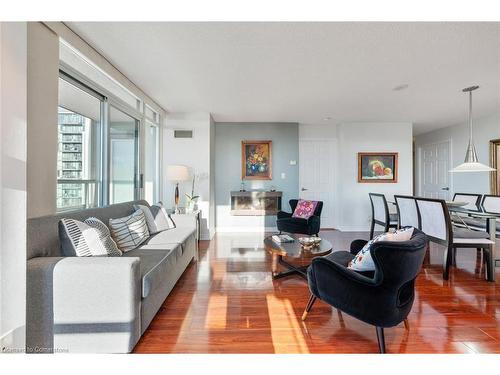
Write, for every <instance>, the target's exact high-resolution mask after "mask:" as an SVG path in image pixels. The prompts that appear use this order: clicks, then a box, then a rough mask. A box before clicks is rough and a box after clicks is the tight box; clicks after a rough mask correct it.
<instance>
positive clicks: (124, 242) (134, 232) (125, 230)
mask: <svg viewBox="0 0 500 375" xmlns="http://www.w3.org/2000/svg"><path fill="white" fill-rule="evenodd" d="M109 227H110V229H111V236H112V237H113V239H114V240H115V242H116V244H117V245H118V248H119V249H120V250H121V251H123V252H127V251H130V250H134V249H136V248H137V247H138V246H139V245H140V244H141V243H143V242H144V241H146V240H147V239H148V237H149V230H148V226H147V225H146V218H145V217H144V213H143V212H142V210H137V211H135V212H134V213H133V214H131V215H129V216H125V217H121V218H118V219H109Z"/></svg>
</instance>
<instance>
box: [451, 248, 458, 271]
mask: <svg viewBox="0 0 500 375" xmlns="http://www.w3.org/2000/svg"><path fill="white" fill-rule="evenodd" d="M451 264H452V266H453V267H456V266H457V248H454V249H453V252H452V256H451Z"/></svg>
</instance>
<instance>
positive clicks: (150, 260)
mask: <svg viewBox="0 0 500 375" xmlns="http://www.w3.org/2000/svg"><path fill="white" fill-rule="evenodd" d="M179 251H180V245H178V244H173V245H166V246H164V248H163V249H159V248H158V249H154V250H153V249H143V248H139V249H134V250H130V251H127V252H126V253H124V254H123V256H124V257H138V258H140V260H141V262H140V271H141V282H142V298H147V296H149V294H150V293H151V292H152V291H153V290H155V288H157V287H158V286H159V285H161V283H162V280H163V279H165V277H166V275H168V274H170V273H173V272H174V268H175V266H176V262H177V258H178V252H179Z"/></svg>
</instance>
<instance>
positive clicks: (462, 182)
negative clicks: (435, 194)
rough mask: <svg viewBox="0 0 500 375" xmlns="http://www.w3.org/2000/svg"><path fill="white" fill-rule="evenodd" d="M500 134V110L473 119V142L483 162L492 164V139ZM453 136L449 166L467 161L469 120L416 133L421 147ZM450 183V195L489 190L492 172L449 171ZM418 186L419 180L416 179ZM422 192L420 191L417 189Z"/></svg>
mask: <svg viewBox="0 0 500 375" xmlns="http://www.w3.org/2000/svg"><path fill="white" fill-rule="evenodd" d="M499 138H500V113H496V114H494V115H490V116H486V117H481V118H477V119H476V118H475V119H474V143H475V145H476V150H477V154H478V157H479V161H480V162H481V163H483V164H487V165H488V164H489V160H490V156H489V153H490V148H489V147H490V145H489V142H490V140H493V139H499ZM445 140H451V149H452V151H451V154H452V155H451V156H452V157H451V159H452V165H451V166H450V168H453V167H456V166H457V165H459V164H462V163H463V162H464V158H465V151H466V149H467V145H468V143H469V128H468V124H467V122H466V121H464V122H463V123H461V124H458V125H453V126H448V127H445V128H442V129H437V130H434V131H432V132H428V133H424V134H420V135H417V136H416V137H415V148H416V150H418V148H419V147H422V146H423V145H426V144H430V143H436V142H440V141H445ZM416 161H417V163H416V177H415V178H416V181H417V182H418V181H419V179H420V174H419V171H420V162H419V160H418V158H417V160H416ZM450 178H451V181H450V182H451V187H452V190H453V191H450V194H451V195H450V198H451V197H453V193H454V192H461V193H481V194H489V193H490V174H489V173H472V174H470V173H450ZM417 189H418V183H417ZM416 193H417V194H419V193H420V192H418V191H417V192H416Z"/></svg>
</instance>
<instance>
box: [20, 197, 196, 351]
mask: <svg viewBox="0 0 500 375" xmlns="http://www.w3.org/2000/svg"><path fill="white" fill-rule="evenodd" d="M134 204H143V205H148V203H147V202H145V201H137V202H128V203H120V204H115V205H111V206H108V207H102V208H95V209H89V210H82V211H75V212H69V213H64V214H58V215H53V216H45V217H39V218H33V219H29V220H28V233H27V236H28V237H27V238H28V244H27V245H28V263H27V282H28V285H27V317H26V320H27V326H26V336H27V338H26V347H27V348H26V349H27V351H28V352H43V353H47V352H49V353H51V352H67V351H69V352H91V353H128V352H131V351H132V350H133V348H134V346H135V345H136V343H137V341H138V340H139V338H140V337H141V335H142V334H143V333H144V331H145V330H146V328H147V327H148V325H149V324H150V323H151V321H152V319H153V317H154V316H155V314H156V312H157V311H158V310H159V308H160V307H161V305H162V304H163V301H164V300H165V298H166V297H167V296H168V294H169V293H170V291H171V290H172V289H173V287H174V286H175V284H176V282H177V280H179V278H180V277H181V275H182V273H183V272H184V270H185V269H186V267H187V266H188V265H189V263H190V262H191V260H193V258H194V259H195V260H197V254H198V245H197V244H198V241H197V238H196V227H195V225H194V224H193V225H187V226H180V225H178V226H177V227H176V228H174V229H170V230H167V231H164V232H160V233H158V234H155V235H153V236H151V237H150V238H149V239H148V241H147V242H145V243H143V244H142V245H141V246H140V247H139V248H137V249H135V250H132V251H130V252H127V253H124V254H123V256H121V257H63V256H62V253H61V250H60V244H59V235H58V222H59V220H60V219H61V218H63V217H66V218H73V219H77V220H81V221H83V220H85V219H86V218H88V217H91V216H94V217H97V218H98V219H100V220H101V221H103V222H104V223H106V224H107V223H108V221H109V219H110V218H118V217H124V216H127V215H130V214H131V213H132V212H133V211H134V207H133V205H134Z"/></svg>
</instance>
